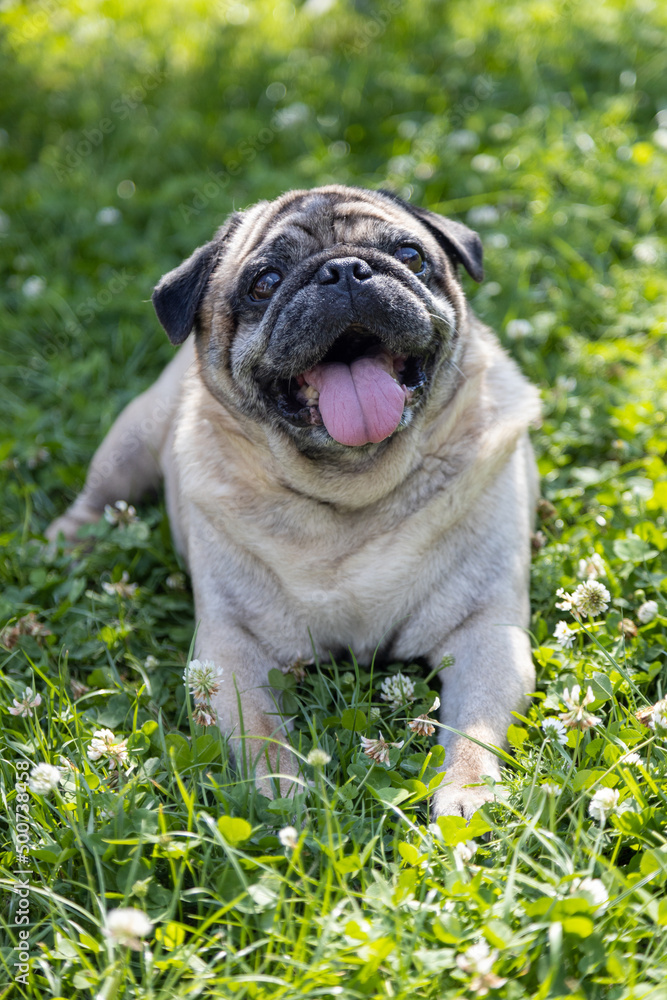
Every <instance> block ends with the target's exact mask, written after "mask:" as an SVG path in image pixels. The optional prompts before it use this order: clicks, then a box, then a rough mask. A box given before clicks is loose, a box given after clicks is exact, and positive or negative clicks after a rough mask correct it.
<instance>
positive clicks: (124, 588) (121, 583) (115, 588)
mask: <svg viewBox="0 0 667 1000" xmlns="http://www.w3.org/2000/svg"><path fill="white" fill-rule="evenodd" d="M137 589H138V585H137V584H136V583H130V574H129V573H128V572H127V570H126V569H124V570H123V575H122V576H121V578H120V580H116V582H115V583H108V582H106V581H105V582H104V583H103V584H102V590H103V591H104V592H105V594H109V595H110V596H111V597H113V595H114V594H115V595H116V596H117V597H122V598H124V599H131V598H132V597H134V596H135V595H136V593H137Z"/></svg>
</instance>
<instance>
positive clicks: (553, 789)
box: [540, 781, 563, 795]
mask: <svg viewBox="0 0 667 1000" xmlns="http://www.w3.org/2000/svg"><path fill="white" fill-rule="evenodd" d="M540 788H541V789H542V791H543V792H546V794H547V795H560V793H561V792H562V791H563V789H562V787H561V786H560V785H557V784H556V783H555V782H553V781H545V782H544V784H543V785H540Z"/></svg>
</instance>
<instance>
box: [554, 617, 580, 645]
mask: <svg viewBox="0 0 667 1000" xmlns="http://www.w3.org/2000/svg"><path fill="white" fill-rule="evenodd" d="M575 635H576V633H575V632H573V631H572V630H571V628H570V626H569V625H568V624H567V622H558V624H557V625H556V628H555V629H554V631H553V637H554V639H555V640H556V642H557V643H558V645H559V646H560V648H561V649H570V647H571V646H573V645H574V638H575Z"/></svg>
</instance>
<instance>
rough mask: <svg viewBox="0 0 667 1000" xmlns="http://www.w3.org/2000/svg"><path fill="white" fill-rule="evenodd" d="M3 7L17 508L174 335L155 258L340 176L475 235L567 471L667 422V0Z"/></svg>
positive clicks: (12, 477)
mask: <svg viewBox="0 0 667 1000" xmlns="http://www.w3.org/2000/svg"><path fill="white" fill-rule="evenodd" d="M1 17H2V24H3V34H2V41H1V43H0V44H1V55H0V94H1V95H2V96H1V97H0V126H1V127H0V169H1V171H2V186H1V191H0V210H1V211H0V254H1V267H2V278H1V280H0V297H1V299H2V315H1V317H0V324H1V329H0V352H1V354H2V366H3V372H4V374H3V390H2V391H3V407H2V409H3V423H4V424H5V427H6V431H5V434H4V435H3V443H2V451H1V453H0V462H2V472H3V477H4V478H5V480H6V490H5V491H4V500H3V501H2V502H3V507H4V515H5V518H6V520H7V522H8V523H10V524H13V525H15V526H16V525H17V524H20V525H23V530H28V529H29V530H34V531H42V530H43V528H44V527H45V525H46V523H47V522H48V520H49V519H50V518H51V517H52V516H53V515H54V514H55V513H57V512H59V511H60V510H62V508H63V507H64V505H65V503H66V502H67V501H68V500H69V499H70V498H71V496H72V494H73V493H74V492H75V491H76V490H77V489H78V488H79V486H80V484H81V481H82V476H83V474H84V471H85V466H86V463H87V461H88V460H89V457H90V455H91V453H92V451H93V450H94V448H95V446H96V445H97V443H98V442H99V441H100V440H101V437H102V434H103V433H104V432H105V431H106V429H107V428H108V427H109V425H110V423H111V422H112V420H113V418H114V417H115V416H116V414H117V413H118V411H119V410H120V408H121V407H122V406H123V405H124V404H125V403H126V402H127V401H128V400H129V399H130V398H131V397H132V396H133V395H135V393H136V392H137V391H139V390H141V389H142V388H144V387H145V386H146V385H147V384H148V383H149V381H150V380H151V379H152V378H153V377H154V376H155V375H156V374H157V373H158V371H159V370H160V368H161V366H162V365H163V364H164V363H165V362H166V361H167V360H168V358H169V357H170V356H171V353H172V350H173V349H172V348H171V346H170V345H169V344H168V342H167V339H166V337H165V336H164V333H163V332H162V331H161V328H160V327H159V324H158V322H157V319H156V318H155V316H154V314H153V311H152V308H151V305H150V301H149V298H150V293H151V290H152V287H153V286H154V284H155V283H156V282H157V280H158V279H159V277H160V276H161V275H162V274H163V273H164V272H165V271H167V270H168V269H170V268H171V267H173V266H174V265H175V264H176V263H178V262H179V261H180V260H181V259H182V258H183V257H185V256H187V255H188V254H189V253H190V252H191V251H192V249H193V248H194V247H195V246H197V245H198V244H200V243H202V242H204V241H206V240H207V239H209V238H210V236H211V234H212V233H213V231H214V230H215V228H216V227H217V226H218V225H219V224H220V223H221V222H222V221H223V220H224V218H225V216H226V215H227V213H228V212H229V211H231V210H232V209H233V208H242V207H244V206H246V205H248V204H251V203H253V202H255V201H256V200H258V199H261V198H273V197H274V196H276V195H278V194H279V193H280V192H282V191H284V190H286V189H289V188H294V187H302V186H303V187H311V186H314V185H318V184H324V183H329V182H333V181H335V182H342V183H353V184H361V185H367V186H369V187H376V186H385V187H389V188H392V189H394V190H395V191H397V192H399V193H400V194H401V195H402V196H403V197H405V198H409V199H411V200H412V201H413V202H415V203H419V204H422V205H426V206H429V207H431V208H434V209H436V210H438V211H441V212H443V213H446V214H451V215H453V216H455V217H456V218H459V219H461V220H463V221H466V222H467V223H468V224H469V225H470V226H472V227H473V228H475V229H477V230H478V231H479V232H480V233H481V235H482V238H483V240H484V245H485V253H486V281H485V283H484V284H483V285H481V286H480V287H477V286H473V284H472V282H468V283H467V284H468V292H469V295H470V297H471V300H472V302H473V305H474V308H475V309H476V310H477V311H478V313H479V314H480V315H481V316H482V317H484V319H486V320H487V321H488V322H489V323H491V324H492V325H493V326H494V327H495V328H496V329H497V330H498V331H499V332H500V335H501V338H502V339H503V341H504V343H505V344H506V345H508V347H509V349H510V350H511V351H512V353H513V354H514V355H515V356H516V357H517V358H518V360H519V362H520V363H521V364H522V366H523V368H524V370H526V371H527V373H528V374H529V375H530V377H532V378H533V379H534V380H536V381H537V382H538V383H539V384H540V385H541V387H542V389H543V392H544V395H545V403H546V418H547V420H546V424H545V430H544V432H543V433H544V435H545V436H544V437H543V438H541V439H539V440H538V450H540V453H541V460H542V471H543V474H544V475H546V477H547V482H548V481H550V480H549V477H551V481H552V482H554V483H555V484H556V485H558V484H560V485H561V486H566V485H567V481H564V480H563V479H562V475H561V473H562V470H563V469H567V467H568V466H570V465H572V463H573V462H574V461H576V462H577V463H578V464H582V462H583V464H584V465H591V464H592V465H595V464H596V463H599V462H600V461H601V460H602V459H604V458H605V457H610V456H611V457H614V455H616V457H618V454H622V457H623V458H626V459H631V458H632V457H633V448H634V447H635V438H636V433H637V427H638V426H639V425H641V427H644V428H646V429H647V433H648V434H651V433H653V432H654V431H655V432H656V433H658V432H660V426H659V425H660V424H661V422H662V421H664V414H663V413H662V410H661V405H662V404H661V402H660V398H659V392H662V391H663V390H664V385H665V382H664V379H665V362H664V358H665V351H664V346H665V345H664V340H665V330H666V322H665V316H666V311H667V309H666V300H667V278H666V277H665V269H664V260H665V247H666V244H665V229H664V227H665V220H666V219H667V200H666V199H667V46H666V45H665V40H666V35H665V29H666V27H667V7H666V6H665V5H664V4H660V3H655V2H653V0H636V2H630V0H606V2H598V3H595V4H590V3H585V2H575V0H564V2H557V0H510V2H503V3H500V2H490V0H449V2H446V3H443V2H442V0H412V2H410V3H407V2H404V0H377V2H371V0H306V2H305V3H296V4H291V3H288V2H284V0H246V2H236V0H217V2H214V3H210V2H207V3H203V2H198V0H193V2H188V3H184V2H183V0H178V2H176V0H161V2H160V3H156V2H154V0H136V2H134V3H133V4H132V5H126V4H122V3H119V2H117V0H79V2H69V0H65V2H60V0H34V2H30V3H22V2H17V0H3V3H2V4H1ZM660 387H662V388H660ZM652 401H653V402H652ZM628 407H630V409H628ZM633 407H634V408H635V409H633ZM637 407H639V409H637ZM642 407H643V409H642ZM646 407H648V410H647V409H646ZM617 411H623V414H624V415H623V416H622V417H621V418H617V417H614V414H615V413H617ZM614 420H615V423H614ZM651 427H652V428H653V430H651ZM541 441H543V442H544V443H543V444H541V443H540V442H541ZM642 448H643V446H642ZM619 450H620V451H619ZM617 453H618V454H617ZM641 453H642V454H643V452H641ZM554 488H555V487H554Z"/></svg>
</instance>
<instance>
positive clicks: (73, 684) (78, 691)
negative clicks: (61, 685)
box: [69, 677, 90, 701]
mask: <svg viewBox="0 0 667 1000" xmlns="http://www.w3.org/2000/svg"><path fill="white" fill-rule="evenodd" d="M69 689H70V691H71V692H72V697H73V698H74V701H78V700H79V698H82V697H83V696H84V694H88V692H89V691H90V688H89V687H88V685H87V684H84V683H83V682H82V681H78V680H77V679H76V677H72V678H71V679H70V682H69Z"/></svg>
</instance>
